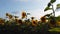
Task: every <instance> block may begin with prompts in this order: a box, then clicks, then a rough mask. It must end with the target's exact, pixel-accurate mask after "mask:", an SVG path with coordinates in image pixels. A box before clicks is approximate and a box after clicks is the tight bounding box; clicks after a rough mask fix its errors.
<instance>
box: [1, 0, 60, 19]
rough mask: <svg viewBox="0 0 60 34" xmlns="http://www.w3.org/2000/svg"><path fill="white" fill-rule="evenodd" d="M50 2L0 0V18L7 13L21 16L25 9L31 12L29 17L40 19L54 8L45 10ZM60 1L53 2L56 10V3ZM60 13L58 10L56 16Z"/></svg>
mask: <svg viewBox="0 0 60 34" xmlns="http://www.w3.org/2000/svg"><path fill="white" fill-rule="evenodd" d="M49 2H50V0H45V1H44V0H0V18H5V17H6V16H5V14H6V13H10V14H13V15H17V16H19V17H21V12H22V11H25V12H27V13H30V15H28V18H30V17H32V16H34V17H36V19H39V18H40V17H42V16H43V15H45V14H49V13H51V12H52V10H49V11H46V12H44V9H45V7H46V6H47V4H48V3H49ZM58 3H60V0H57V1H56V2H55V3H53V6H54V10H56V5H57V4H58ZM58 15H60V12H59V11H58V12H56V16H58Z"/></svg>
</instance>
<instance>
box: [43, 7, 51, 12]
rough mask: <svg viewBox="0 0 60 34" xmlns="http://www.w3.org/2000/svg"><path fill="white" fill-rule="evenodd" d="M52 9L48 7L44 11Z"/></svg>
mask: <svg viewBox="0 0 60 34" xmlns="http://www.w3.org/2000/svg"><path fill="white" fill-rule="evenodd" d="M51 9H52V8H49V7H46V8H45V10H44V11H47V10H51Z"/></svg>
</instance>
